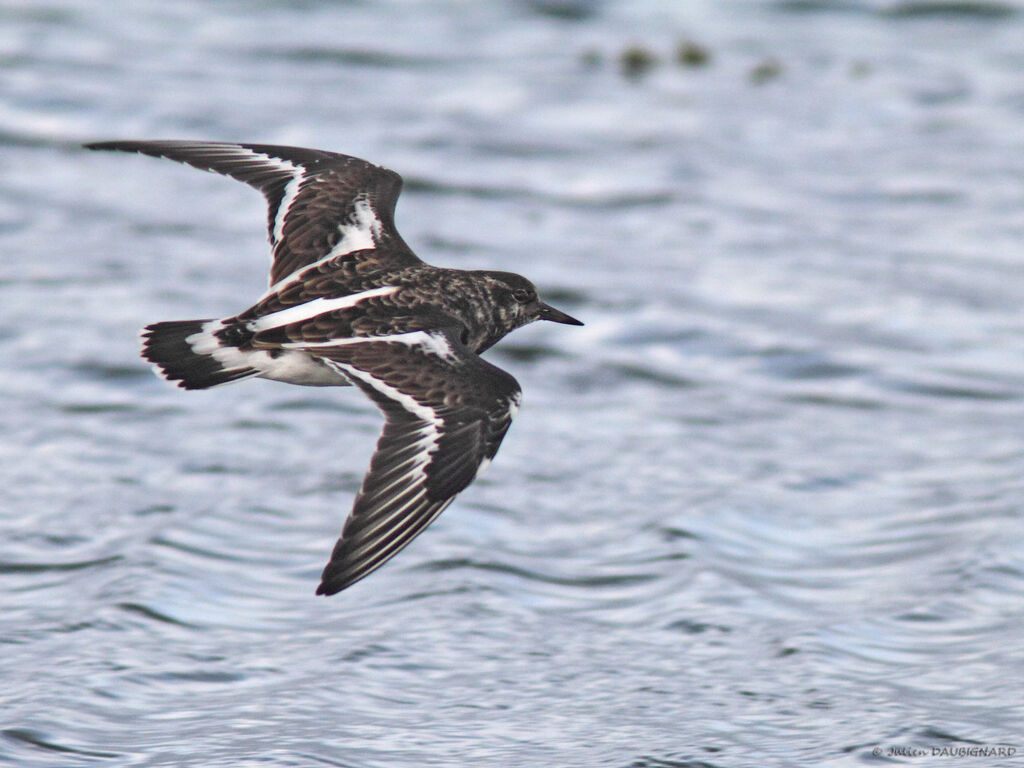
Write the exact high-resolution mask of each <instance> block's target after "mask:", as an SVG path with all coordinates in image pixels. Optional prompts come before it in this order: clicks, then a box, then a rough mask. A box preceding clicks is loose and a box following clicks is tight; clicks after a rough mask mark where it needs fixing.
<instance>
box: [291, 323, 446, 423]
mask: <svg viewBox="0 0 1024 768" xmlns="http://www.w3.org/2000/svg"><path fill="white" fill-rule="evenodd" d="M405 335H408V334H405ZM376 338H377V340H380V339H394V338H397V337H395V336H378V337H376ZM284 346H288V345H284ZM324 362H325V363H327V365H329V366H330V367H332V368H334V367H337V368H340V369H341V372H342V373H343V374H345V375H346V376H348V377H349V378H356V379H359V380H360V381H364V382H366V383H367V384H369V385H370V386H371V387H373V388H374V389H376V390H377V391H378V392H380V393H381V394H382V395H384V396H385V397H387V398H390V399H391V400H394V401H395V402H396V403H398V404H399V405H401V406H402V407H403V408H405V410H407V411H408V412H409V413H411V414H413V415H414V416H416V417H417V418H419V419H420V420H421V421H425V422H427V424H432V425H433V426H434V429H433V435H432V436H433V437H435V438H436V435H437V434H438V428H439V427H441V426H442V424H443V423H444V422H442V421H441V419H439V418H438V416H437V413H435V412H434V409H433V408H431V407H430V406H427V405H424V404H423V403H421V402H419V401H418V400H416V398H414V397H413V396H412V395H407V394H405V392H401V391H399V390H397V389H395V388H394V387H392V386H391V385H390V384H388V383H386V382H384V381H381V380H380V379H378V378H375V377H374V376H371V375H370V374H368V373H366V372H365V371H360V370H359V369H358V368H355V367H354V366H351V365H348V364H346V363H339V362H338V361H337V360H324ZM425 440H426V435H425V436H424V437H423V438H421V441H423V442H425Z"/></svg>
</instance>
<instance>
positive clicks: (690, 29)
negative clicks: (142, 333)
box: [0, 0, 1024, 768]
mask: <svg viewBox="0 0 1024 768" xmlns="http://www.w3.org/2000/svg"><path fill="white" fill-rule="evenodd" d="M1020 8H1021V7H1020V6H1019V4H1016V3H997V2H957V3H942V2H900V1H897V0H891V1H890V0H879V1H870V2H869V1H868V0H849V1H848V2H843V3H827V2H774V3H772V2H737V1H731V2H711V0H708V1H707V2H693V3H673V2H667V1H665V2H654V1H653V0H642V1H640V2H627V1H626V0H607V2H587V1H586V0H576V1H573V0H533V1H532V2H526V1H522V2H514V1H513V0H505V1H499V0H486V1H483V0H482V1H481V2H473V3H469V2H464V3H457V2H416V3H411V2H409V3H407V2H387V1H384V0H381V1H380V2H369V1H367V2H336V3H317V2H285V1H284V0H280V1H279V2H271V1H269V0H268V1H267V2H256V1H255V0H228V1H227V2H221V3H207V2H200V0H177V1H176V2H173V3H168V2H163V1H159V2H158V0H135V1H134V2H131V3H128V2H110V3H96V2H92V1H91V0H79V1H75V0H23V1H21V2H18V1H17V0H7V1H6V2H2V3H0V62H2V66H0V250H2V257H0V362H2V365H0V401H2V404H3V407H2V409H0V435H2V439H0V499H2V500H0V734H2V735H0V764H2V765H12V766H29V767H34V766H93V765H95V766H112V767H113V766H241V765H245V766H256V765H259V766H274V767H279V766H317V765H327V766H345V767H346V768H355V767H357V766H358V767H359V768H378V767H379V768H384V767H388V768H391V767H393V766H466V765H497V766H517V767H518V766H609V767H612V768H627V767H631V768H658V767H665V766H677V767H679V766H689V767H691V768H692V767H696V766H716V767H718V768H725V767H726V766H729V767H733V766H749V767H751V768H763V767H765V766H826V765H827V766H853V765H862V764H869V765H870V764H874V763H879V764H883V763H910V764H928V765H937V764H942V765H948V764H957V765H963V764H971V765H986V766H999V765H1019V761H1020V759H1021V757H1020V755H1021V752H1022V751H1024V736H1022V733H1024V731H1022V722H1024V718H1022V715H1024V704H1022V696H1021V680H1022V679H1024V642H1022V641H1024V315H1022V311H1021V308H1022V305H1024V269H1022V267H1024V45H1022V41H1024V14H1022V12H1021V10H1020ZM686 41H692V42H694V43H696V44H699V46H701V47H702V49H703V50H704V51H705V52H706V53H707V54H709V58H708V60H707V61H706V62H703V65H701V61H700V59H701V56H700V55H699V51H697V52H696V53H694V55H692V56H691V57H690V63H689V64H687V63H685V62H680V61H679V60H678V57H677V49H678V47H679V46H680V44H681V43H684V42H686ZM111 138H204V139H226V140H242V141H245V140H249V141H261V142H275V143H290V144H298V145H306V146H313V147H320V148H324V149H331V150H336V151H341V152H346V153H349V154H355V155H359V156H362V157H366V158H369V159H371V160H373V161H375V162H379V163H382V164H385V165H388V166H390V167H392V168H395V169H397V170H398V171H399V172H401V173H402V174H403V175H404V176H405V178H406V192H405V194H404V195H403V197H402V200H401V201H400V204H399V210H398V220H399V225H400V228H401V230H402V232H403V234H404V236H405V238H406V239H407V240H408V242H409V243H411V244H412V245H413V247H414V248H415V249H416V250H417V251H418V253H419V254H420V255H421V256H422V257H423V258H424V259H425V260H427V261H429V262H431V263H435V264H440V265H446V266H454V267H462V268H490V269H507V270H514V271H518V272H521V273H523V274H525V275H527V276H529V277H530V278H531V279H532V280H533V281H534V282H536V283H537V284H538V285H540V286H541V289H542V291H543V292H544V293H545V295H546V297H547V298H548V299H549V300H550V301H551V302H552V303H553V304H555V305H556V306H559V307H561V308H563V309H565V310H566V311H568V312H570V313H571V314H573V315H576V316H578V317H580V318H581V319H583V320H584V321H585V322H586V327H585V328H579V329H577V328H570V327H566V326H556V325H554V324H537V325H534V326H530V327H529V328H526V329H522V330H519V331H517V332H516V333H515V334H513V335H512V336H511V337H509V338H507V339H506V340H505V341H504V342H503V343H502V344H500V345H499V346H498V347H496V348H495V349H494V350H492V351H491V352H489V353H488V357H489V359H490V360H492V361H493V362H495V363H497V364H499V365H501V366H503V367H505V368H506V369H508V370H509V371H511V372H512V373H513V374H514V375H515V376H516V377H517V378H518V379H519V381H520V382H521V384H522V386H523V390H524V394H525V400H524V406H523V409H522V411H521V412H520V415H519V418H518V420H517V421H516V423H515V425H514V426H513V428H512V430H511V431H510V432H509V435H508V437H507V439H506V440H505V443H504V445H503V446H502V449H501V451H500V453H499V454H498V457H497V460H496V461H495V462H494V464H493V465H492V466H491V468H490V469H489V470H488V473H487V474H486V475H485V476H484V477H483V478H482V479H481V480H480V481H479V482H477V483H476V484H475V485H473V486H472V487H471V488H469V489H468V490H467V491H466V492H464V493H463V494H462V496H461V497H460V498H459V499H458V500H457V502H456V503H455V504H454V505H453V506H452V507H451V508H450V509H449V510H448V511H447V512H445V514H444V515H443V516H442V517H441V518H440V519H439V520H438V521H437V523H435V524H434V525H433V526H432V527H431V528H430V529H429V530H428V531H427V532H426V534H424V535H423V536H421V537H420V538H419V539H417V540H416V541H415V542H414V544H413V545H412V546H410V547H409V548H408V549H407V550H406V551H404V552H403V553H402V554H401V555H400V556H399V557H398V558H396V559H395V560H394V561H392V562H391V563H390V564H389V565H388V566H387V567H385V568H384V569H382V570H381V571H379V572H377V573H376V574H374V575H373V576H372V577H371V578H369V579H367V580H365V581H363V582H361V583H359V584H357V585H356V586H354V587H353V588H351V589H349V590H347V591H345V592H343V593H342V594H340V595H338V596H336V597H333V598H330V599H323V598H317V597H314V594H313V590H314V588H315V587H316V584H317V578H318V575H319V571H320V568H321V567H322V566H323V564H324V562H325V560H326V557H327V555H328V553H329V551H330V548H331V546H332V544H333V542H334V539H335V537H336V536H337V534H338V532H339V530H340V526H341V523H342V521H343V519H344V517H345V515H346V513H347V511H348V509H349V507H350V504H351V500H352V496H353V493H354V492H355V491H356V489H357V488H358V484H359V481H360V479H361V477H362V474H363V472H364V470H365V468H366V467H367V465H368V461H369V456H370V453H371V452H372V449H373V445H374V441H375V439H376V435H377V432H378V429H379V425H380V417H379V415H378V413H377V412H376V410H375V409H374V408H373V406H372V405H371V404H370V403H369V402H368V401H367V400H366V399H365V398H363V397H362V396H361V395H360V393H359V392H356V391H354V390H350V389H347V390H342V389H301V388H298V387H289V386H287V385H283V384H278V383H273V382H265V381H256V382H246V383H243V384H239V385H234V386H231V387H225V388H221V389H218V390H215V391H211V392H199V393H196V392H183V391H181V390H177V389H174V388H172V387H170V386H169V385H167V384H166V383H164V382H161V381H159V380H158V379H157V378H155V377H154V376H153V375H152V374H151V373H150V371H149V370H148V369H147V368H146V366H145V365H144V364H143V361H142V360H140V359H139V357H138V350H137V342H136V334H137V331H138V329H139V328H140V327H141V326H143V325H145V324H146V323H149V322H153V321H156V320H162V319H182V318H192V317H210V316H218V315H223V314H228V313H232V312H235V311H238V310H240V309H243V308H244V307H245V306H247V305H248V304H249V302H250V301H251V300H252V299H254V298H255V297H256V296H258V295H259V293H261V292H262V290H263V288H264V286H265V280H266V266H267V247H266V242H265V233H264V229H263V226H264V221H265V213H264V209H263V203H262V200H261V198H260V196H259V195H258V194H257V193H255V192H253V191H252V190H250V189H248V188H246V187H244V186H243V185H240V184H237V183H236V182H232V181H229V180H226V179H223V178H219V177H216V176H213V175H209V174H202V173H199V172H197V171H194V170H192V169H188V168H185V167H182V166H177V165H175V164H173V163H169V162H166V161H164V162H161V161H157V160H152V159H148V158H141V157H136V156H129V155H113V154H106V153H103V154H100V153H87V152H83V151H81V150H80V149H79V148H78V145H79V143H80V142H83V141H89V140H101V139H111ZM1000 748H1001V749H1002V756H1000V755H999V753H998V752H994V750H998V749H1000ZM915 750H917V752H915ZM1014 750H1018V751H1017V753H1016V754H1015V755H1011V753H1013V752H1014ZM956 755H959V757H957V756H956Z"/></svg>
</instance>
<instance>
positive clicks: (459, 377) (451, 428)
mask: <svg viewBox="0 0 1024 768" xmlns="http://www.w3.org/2000/svg"><path fill="white" fill-rule="evenodd" d="M86 147H87V148H88V149H98V150H117V151H122V152H138V153H141V154H143V155H151V156H154V157H165V158H169V159H171V160H176V161H178V162H181V163H185V164H187V165H191V166H192V167H194V168H199V169H201V170H205V171H213V172H215V173H220V174H224V175H226V176H230V177H231V178H233V179H237V180H238V181H242V182H245V183H246V184H248V185H249V186H252V187H255V188H256V189H258V190H259V191H260V192H262V193H263V195H264V197H265V198H266V200H267V203H268V207H269V213H268V221H267V227H268V230H269V234H270V246H271V249H272V264H271V268H270V287H269V288H268V289H267V291H266V293H264V294H263V295H262V296H261V297H260V298H259V299H258V300H257V301H256V303H255V304H253V305H252V306H251V307H249V309H246V310H245V311H243V312H241V313H239V314H237V315H233V316H231V317H226V318H222V319H207V320H178V321H172V322H161V323H154V324H152V325H150V326H147V327H146V329H145V331H144V332H143V350H142V355H143V357H145V358H146V359H147V360H149V361H150V362H151V363H153V365H154V366H155V367H156V369H157V372H158V373H159V374H160V375H161V376H162V377H163V378H165V379H167V380H169V381H173V382H177V385H178V386H179V387H182V388H184V389H208V388H210V387H216V386H219V385H221V384H228V383H230V382H233V381H240V380H242V379H248V378H264V379H273V380H275V381H284V382H287V383H289V384H301V385H306V386H346V385H355V386H357V387H359V388H360V389H361V390H362V391H363V392H364V393H365V394H366V395H367V396H368V397H369V398H370V399H371V400H372V401H373V402H374V403H375V404H376V405H377V407H378V408H380V410H381V411H382V412H383V413H384V418H385V424H384V431H383V433H382V434H381V436H380V439H379V440H378V442H377V449H376V451H375V453H374V455H373V459H372V460H371V462H370V469H369V471H368V472H367V473H366V476H365V477H364V478H363V482H362V486H361V487H360V489H359V492H358V493H357V494H356V498H355V503H354V505H353V507H352V512H351V513H350V514H349V516H348V519H347V520H346V521H345V524H344V526H343V528H342V532H341V538H339V539H338V542H337V544H336V545H335V547H334V551H333V553H332V554H331V559H330V562H328V563H327V566H326V567H325V568H324V571H323V575H322V577H321V582H320V585H319V587H318V588H317V590H316V591H317V594H318V595H333V594H335V593H337V592H340V591H341V590H343V589H345V588H346V587H348V586H350V585H352V584H354V583H355V582H356V581H359V580H360V579H362V578H363V577H365V576H366V575H368V574H369V573H371V572H372V571H374V570H376V569H377V568H379V567H380V566H381V565H383V564H384V563H385V562H387V561H388V560H389V559H391V558H392V557H393V556H394V555H396V554H397V553H398V552H399V551H400V550H401V549H403V548H404V547H405V546H406V545H408V544H409V542H410V541H412V540H413V538H415V537H416V536H417V535H419V533H421V532H422V531H423V530H424V529H425V528H426V527H427V526H428V525H430V523H431V522H433V520H434V519H435V518H436V517H437V516H438V515H440V514H441V512H443V511H444V509H445V508H446V507H447V506H448V505H449V504H451V502H452V500H453V499H454V498H455V496H456V495H457V494H458V493H459V492H460V491H462V490H463V489H464V488H466V487H467V486H468V485H469V484H470V483H471V482H473V480H474V479H475V478H476V477H477V475H479V474H480V472H481V471H482V470H483V469H484V468H485V467H486V466H487V465H488V464H489V463H490V461H491V459H493V458H494V455H495V453H496V452H497V450H498V446H499V445H500V444H501V440H502V438H503V437H504V436H505V432H506V431H507V430H508V428H509V425H510V424H511V423H512V419H513V417H514V416H515V413H516V410H517V409H518V407H519V402H520V397H521V392H520V389H519V384H518V383H517V382H516V380H515V379H514V378H513V377H512V376H511V375H509V374H508V373H506V372H505V371H503V370H502V369H501V368H498V367H497V366H494V365H491V364H490V363H488V362H486V361H485V360H483V359H482V358H481V357H480V353H481V352H483V351H484V350H486V349H487V348H488V347H490V346H492V345H493V344H495V343H496V342H498V341H499V340H500V339H501V338H502V337H503V336H505V335H506V334H507V333H509V332H511V331H513V330H515V329H516V328H519V327H520V326H523V325H526V324H527V323H531V322H533V321H534V320H551V321H553V322H556V323H564V324H566V325H583V323H581V322H580V321H579V320H576V319H575V318H573V317H570V316H569V315H567V314H565V313H564V312H561V311H559V310H557V309H555V308H554V307H551V306H549V305H547V304H545V303H544V302H543V301H541V300H540V298H539V297H538V295H537V290H536V288H535V287H534V286H533V284H532V283H530V281H529V280H527V279H526V278H524V277H521V276H520V275H517V274H513V273H511V272H495V271H487V270H462V269H443V268H440V267H434V266H431V265H429V264H425V263H424V262H422V261H420V259H419V258H417V257H416V255H415V254H413V252H412V250H410V248H409V246H407V245H406V244H405V242H404V241H403V240H402V238H401V236H400V235H399V234H398V231H397V230H396V229H395V222H394V213H395V204H396V202H397V200H398V195H399V192H400V191H401V188H402V178H401V177H400V176H399V175H398V174H397V173H395V172H394V171H390V170H388V169H386V168H382V167H380V166H377V165H373V164H372V163H368V162H366V161H365V160H360V159H359V158H356V157H350V156H348V155H341V154H336V153H334V152H325V151H321V150H316V149H303V148H300V147H285V146H275V145H269V144H233V143H226V142H204V141H104V142H97V143H94V144H87V145H86Z"/></svg>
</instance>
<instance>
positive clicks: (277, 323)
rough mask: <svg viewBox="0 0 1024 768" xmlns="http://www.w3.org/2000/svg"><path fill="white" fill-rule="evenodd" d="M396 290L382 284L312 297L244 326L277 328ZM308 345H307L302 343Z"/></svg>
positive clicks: (253, 328)
mask: <svg viewBox="0 0 1024 768" xmlns="http://www.w3.org/2000/svg"><path fill="white" fill-rule="evenodd" d="M397 290H398V287H397V286H394V285H384V286H381V287H380V288H373V289H371V290H369V291H363V292H361V293H353V294H351V295H349V296H340V297H338V298H336V299H325V298H322V297H321V298H319V299H313V300H312V301H307V302H306V303H305V304H298V305H296V306H294V307H288V308H287V309H282V310H280V311H278V312H272V313H270V314H269V315H264V316H263V317H258V318H256V319H255V320H253V321H251V322H249V323H247V324H246V327H247V328H248V329H249V330H251V331H255V332H257V333H259V332H260V331H266V330H268V329H270V328H279V327H281V326H282V325H289V324H290V323H298V322H302V321H303V320H309V319H311V318H314V317H316V316H317V315H322V314H324V313H325V312H333V311H334V310H336V309H348V308H349V307H354V306H355V305H356V304H358V303H359V302H361V301H365V300H366V299H373V298H376V297H378V296H390V295H391V294H392V293H394V292H395V291H397ZM304 346H309V345H304Z"/></svg>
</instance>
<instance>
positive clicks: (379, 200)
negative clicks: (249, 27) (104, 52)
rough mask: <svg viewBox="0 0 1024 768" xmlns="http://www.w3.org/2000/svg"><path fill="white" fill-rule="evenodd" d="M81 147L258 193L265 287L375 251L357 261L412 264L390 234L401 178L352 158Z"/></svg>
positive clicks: (220, 149)
mask: <svg viewBox="0 0 1024 768" xmlns="http://www.w3.org/2000/svg"><path fill="white" fill-rule="evenodd" d="M85 146H86V147H87V148H88V149H106V150H119V151H122V152H139V153H141V154H143V155H151V156H153V157H166V158H168V159H170V160H177V161H178V162H180V163H185V164H187V165H191V166H192V167H193V168H199V169H201V170H204V171H213V172H215V173H222V174H224V175H226V176H230V177H231V178H233V179H237V180H239V181H243V182H245V183H246V184H248V185H249V186H252V187H255V188H256V189H258V190H260V191H261V192H262V193H263V195H264V197H266V199H267V204H268V206H269V211H268V221H267V227H268V229H269V232H270V245H271V247H272V248H273V263H272V265H271V269H270V284H271V285H272V286H273V285H276V284H278V283H280V282H281V281H282V280H284V279H285V278H287V277H288V276H289V275H293V274H294V273H295V272H297V271H298V270H300V269H303V268H304V267H308V266H310V265H312V264H316V263H318V262H323V261H327V260H328V259H332V258H335V257H338V256H344V255H346V254H349V253H354V252H356V251H367V250H372V251H374V253H372V254H365V255H364V256H363V258H364V259H371V258H372V259H375V260H377V261H379V262H380V266H381V267H397V266H405V265H408V264H415V263H418V262H419V259H417V258H416V256H415V255H414V254H413V253H412V251H410V250H409V247H408V246H407V245H406V244H405V242H404V241H403V240H402V238H401V236H399V234H398V231H397V230H396V229H395V218H394V217H395V203H396V202H397V201H398V195H399V193H400V192H401V190H402V177H401V176H399V175H398V174H397V173H395V172H394V171H390V170H388V169H387V168H381V167H380V166H378V165H373V164H372V163H368V162H366V161H365V160H360V159H359V158H357V157H350V156H349V155H339V154H336V153H334V152H323V151H321V150H317V149H303V148H301V147H282V146H276V145H273V144H231V143H227V142H209V141H101V142H96V143H94V144H86V145H85Z"/></svg>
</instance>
